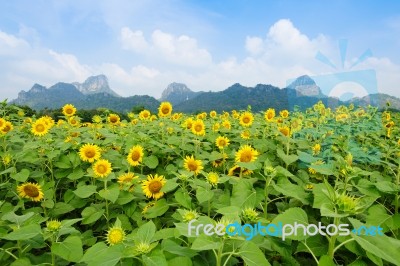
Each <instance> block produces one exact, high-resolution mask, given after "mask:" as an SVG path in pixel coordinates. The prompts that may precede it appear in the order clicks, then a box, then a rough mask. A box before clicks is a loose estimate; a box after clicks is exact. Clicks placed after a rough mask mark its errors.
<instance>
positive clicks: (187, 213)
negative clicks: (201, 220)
mask: <svg viewBox="0 0 400 266" xmlns="http://www.w3.org/2000/svg"><path fill="white" fill-rule="evenodd" d="M197 217H199V214H198V213H197V212H196V211H192V210H184V211H183V213H182V220H183V221H184V222H190V221H191V220H194V219H197Z"/></svg>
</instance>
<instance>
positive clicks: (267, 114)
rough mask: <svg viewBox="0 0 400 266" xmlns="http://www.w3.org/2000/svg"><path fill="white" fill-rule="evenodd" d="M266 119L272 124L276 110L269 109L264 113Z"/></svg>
mask: <svg viewBox="0 0 400 266" xmlns="http://www.w3.org/2000/svg"><path fill="white" fill-rule="evenodd" d="M264 118H265V120H266V121H267V122H272V121H273V120H274V118H275V109H273V108H268V110H267V111H265V113H264Z"/></svg>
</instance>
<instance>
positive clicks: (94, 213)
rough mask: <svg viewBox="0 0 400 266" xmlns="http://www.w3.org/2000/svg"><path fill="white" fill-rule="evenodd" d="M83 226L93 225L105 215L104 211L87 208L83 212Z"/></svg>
mask: <svg viewBox="0 0 400 266" xmlns="http://www.w3.org/2000/svg"><path fill="white" fill-rule="evenodd" d="M81 214H82V218H83V220H82V224H92V223H94V222H96V221H97V220H98V219H100V218H101V216H102V215H103V214H104V209H97V208H95V207H86V208H85V209H84V210H83V211H82V213H81Z"/></svg>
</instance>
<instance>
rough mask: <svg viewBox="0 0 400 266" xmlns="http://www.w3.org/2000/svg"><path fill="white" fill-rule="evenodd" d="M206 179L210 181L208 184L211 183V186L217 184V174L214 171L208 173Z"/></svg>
mask: <svg viewBox="0 0 400 266" xmlns="http://www.w3.org/2000/svg"><path fill="white" fill-rule="evenodd" d="M207 181H208V183H210V185H212V186H213V187H216V186H217V185H218V181H219V176H218V174H217V173H215V172H210V173H208V175H207Z"/></svg>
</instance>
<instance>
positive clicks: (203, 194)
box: [196, 187, 214, 204]
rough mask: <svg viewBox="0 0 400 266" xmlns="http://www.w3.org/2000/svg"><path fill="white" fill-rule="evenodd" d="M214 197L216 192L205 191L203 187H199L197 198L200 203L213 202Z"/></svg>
mask: <svg viewBox="0 0 400 266" xmlns="http://www.w3.org/2000/svg"><path fill="white" fill-rule="evenodd" d="M213 197H214V192H213V191H212V190H208V189H205V188H203V187H198V188H197V190H196V198H197V200H198V201H199V203H200V204H201V203H203V202H206V201H208V200H211V199H212V198H213Z"/></svg>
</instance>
